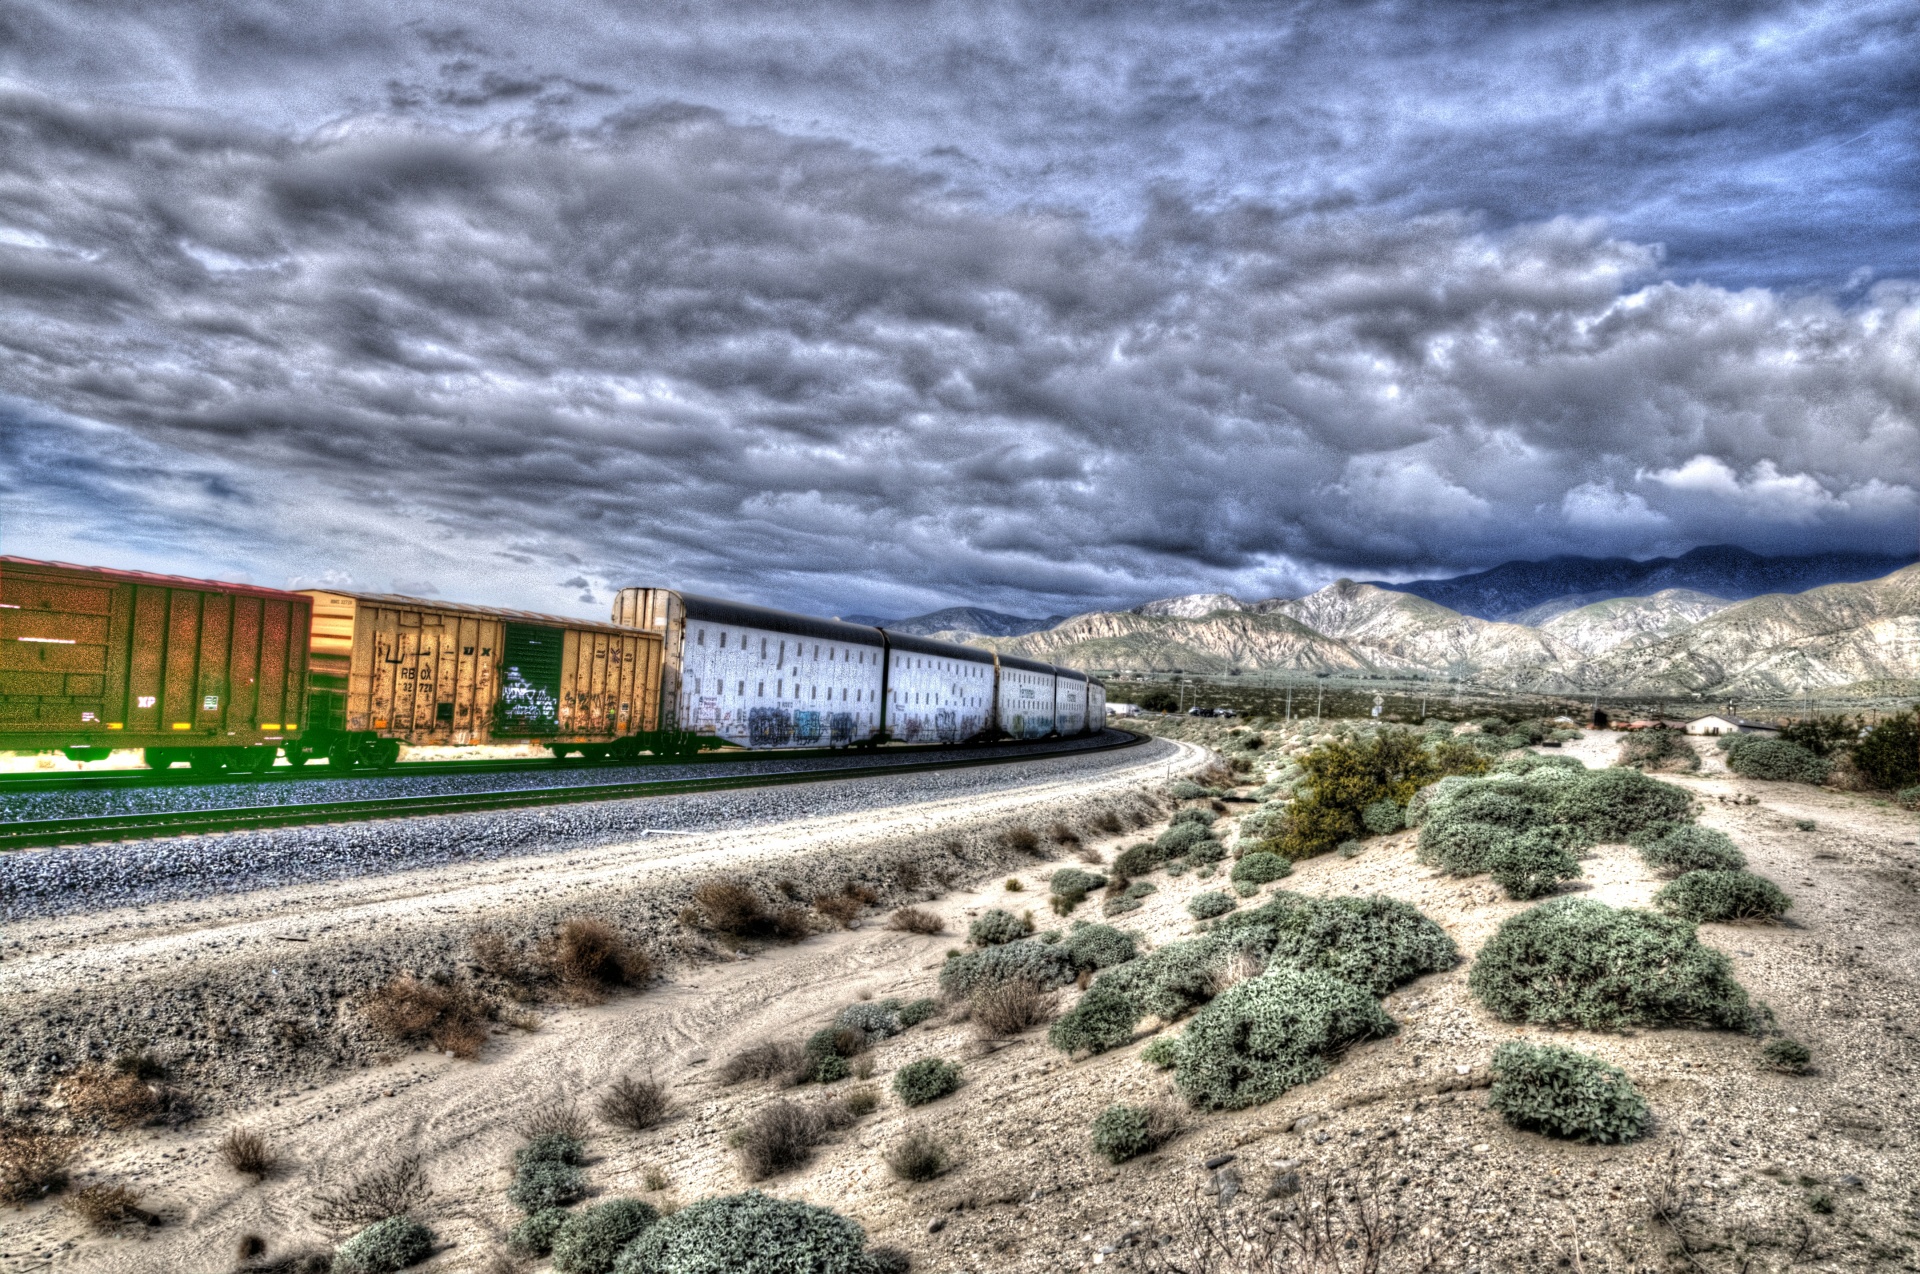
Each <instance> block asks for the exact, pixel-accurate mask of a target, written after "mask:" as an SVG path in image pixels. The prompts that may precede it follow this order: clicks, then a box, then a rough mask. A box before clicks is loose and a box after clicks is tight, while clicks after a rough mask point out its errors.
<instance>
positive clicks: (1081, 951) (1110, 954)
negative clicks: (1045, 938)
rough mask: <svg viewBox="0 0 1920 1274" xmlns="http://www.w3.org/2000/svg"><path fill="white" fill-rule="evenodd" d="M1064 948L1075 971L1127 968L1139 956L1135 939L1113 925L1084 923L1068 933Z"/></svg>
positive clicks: (1075, 926)
mask: <svg viewBox="0 0 1920 1274" xmlns="http://www.w3.org/2000/svg"><path fill="white" fill-rule="evenodd" d="M1061 945H1062V946H1063V947H1065V948H1066V952H1067V954H1068V956H1070V957H1072V959H1073V967H1074V968H1075V969H1078V970H1081V971H1086V970H1089V969H1092V970H1098V969H1107V968H1111V967H1113V966H1114V965H1116V964H1125V963H1126V962H1127V961H1129V960H1131V959H1133V957H1134V956H1135V955H1136V954H1138V950H1137V948H1136V947H1135V945H1134V941H1133V935H1132V934H1128V933H1122V932H1121V931H1120V930H1118V929H1115V928H1114V927H1113V926H1112V925H1096V924H1090V923H1088V922H1087V921H1084V920H1082V921H1080V922H1078V923H1077V924H1075V925H1074V926H1073V928H1072V929H1070V930H1068V931H1067V936H1066V937H1065V939H1063V940H1062V943H1061Z"/></svg>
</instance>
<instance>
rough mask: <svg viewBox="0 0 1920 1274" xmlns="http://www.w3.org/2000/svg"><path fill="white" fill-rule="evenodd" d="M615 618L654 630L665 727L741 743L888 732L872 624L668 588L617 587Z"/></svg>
mask: <svg viewBox="0 0 1920 1274" xmlns="http://www.w3.org/2000/svg"><path fill="white" fill-rule="evenodd" d="M613 620H614V622H615V623H617V624H625V625H631V626H633V627H636V628H644V629H646V630H648V631H651V632H655V633H658V634H660V636H661V639H662V641H663V646H662V671H661V676H660V692H659V694H660V697H659V713H660V717H661V720H662V721H663V722H664V723H666V724H667V725H668V726H671V727H674V728H677V729H681V730H686V731H691V732H693V733H695V734H698V735H700V736H702V737H704V738H708V739H712V740H716V741H718V740H724V741H726V742H729V743H737V744H739V745H740V746H742V747H748V748H780V747H846V746H849V745H852V744H867V743H871V742H873V741H874V740H876V739H878V738H880V737H882V731H883V730H884V729H885V728H886V721H885V713H886V704H885V702H884V700H883V699H882V697H881V692H882V690H883V688H884V686H885V676H886V666H885V663H884V659H885V654H886V639H885V637H884V635H883V634H882V633H881V632H880V630H879V629H877V628H868V627H865V626H864V625H860V624H847V623H842V622H841V621H840V620H837V619H821V618H817V617H815V616H812V615H797V614H793V613H791V612H788V611H781V610H775V609H773V608H771V607H767V606H752V605H748V604H746V603H743V602H730V601H725V600H723V599H721V598H717V597H703V596H701V595H700V594H698V593H683V592H680V591H679V590H677V589H667V588H623V589H621V590H620V592H619V594H618V595H617V596H616V597H615V599H614V608H613Z"/></svg>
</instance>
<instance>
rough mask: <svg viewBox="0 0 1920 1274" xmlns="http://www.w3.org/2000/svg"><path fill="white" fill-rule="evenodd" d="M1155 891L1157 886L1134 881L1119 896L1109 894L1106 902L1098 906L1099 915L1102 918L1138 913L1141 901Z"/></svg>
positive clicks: (1142, 881)
mask: <svg viewBox="0 0 1920 1274" xmlns="http://www.w3.org/2000/svg"><path fill="white" fill-rule="evenodd" d="M1156 889H1157V886H1155V885H1153V884H1151V883H1150V882H1148V881H1144V880H1136V881H1134V882H1133V883H1132V884H1130V885H1128V886H1127V887H1126V889H1125V890H1123V891H1121V892H1120V893H1119V894H1114V893H1112V892H1109V893H1108V895H1107V900H1106V902H1104V903H1102V904H1101V905H1100V914H1101V915H1103V916H1118V915H1124V914H1125V913H1126V912H1129V911H1138V910H1140V907H1141V899H1143V898H1145V897H1146V896H1147V895H1148V894H1150V893H1154V892H1155V891H1156Z"/></svg>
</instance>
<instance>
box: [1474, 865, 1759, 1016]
mask: <svg viewBox="0 0 1920 1274" xmlns="http://www.w3.org/2000/svg"><path fill="white" fill-rule="evenodd" d="M1468 986H1469V987H1470V988H1471V989H1472V991H1473V993H1474V995H1475V996H1477V997H1478V998H1479V1000H1480V1002H1481V1003H1482V1004H1485V1005H1486V1006H1487V1007H1488V1008H1489V1009H1491V1010H1492V1011H1493V1012H1494V1013H1495V1014H1497V1015H1498V1016H1499V1017H1500V1018H1501V1019H1502V1020H1504V1021H1508V1022H1530V1023H1534V1024H1536V1025H1542V1026H1555V1025H1573V1026H1579V1027H1583V1028H1585V1029H1587V1030H1613V1029H1617V1028H1619V1027H1623V1026H1649V1027H1651V1026H1705V1027H1721V1028H1725V1029H1729V1030H1741V1029H1745V1028H1746V1027H1747V1026H1748V1025H1749V1024H1750V1023H1751V1021H1752V1019H1753V1009H1752V1006H1751V1005H1750V1004H1749V1003H1748V1001H1747V993H1746V991H1745V990H1744V989H1743V988H1742V987H1741V986H1740V984H1739V983H1738V982H1736V981H1734V979H1733V970H1732V966H1731V965H1730V964H1729V962H1728V960H1727V957H1726V956H1725V955H1723V954H1721V953H1720V952H1718V951H1716V950H1714V949H1713V948H1711V947H1706V946H1702V945H1701V944H1700V940H1699V938H1698V937H1697V936H1696V935H1695V933H1694V930H1693V926H1692V925H1691V924H1688V923H1687V922H1686V921H1683V920H1679V919H1676V918H1674V917H1672V916H1663V915H1660V914H1658V913H1656V912H1651V911H1639V910H1634V909H1630V908H1616V907H1609V906H1607V905H1606V904H1605V903H1599V902H1592V901H1590V900H1587V899H1583V898H1560V899H1555V900H1554V901H1552V902H1546V903H1542V904H1541V905H1539V906H1538V907H1534V908H1531V909H1529V910H1527V911H1523V912H1521V913H1520V914H1519V915H1517V916H1514V917H1512V918H1510V919H1509V920H1507V921H1506V922H1505V923H1503V924H1502V925H1501V926H1500V928H1499V929H1498V930H1497V931H1496V932H1495V933H1494V935H1493V937H1492V938H1490V939H1489V940H1488V941H1487V944H1486V945H1485V946H1484V947H1482V948H1481V950H1480V955H1479V958H1478V959H1476V960H1475V961H1474V962H1473V971H1472V973H1471V974H1470V975H1469V977H1468Z"/></svg>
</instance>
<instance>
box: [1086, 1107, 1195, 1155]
mask: <svg viewBox="0 0 1920 1274" xmlns="http://www.w3.org/2000/svg"><path fill="white" fill-rule="evenodd" d="M1179 1131H1180V1121H1179V1119H1178V1117H1177V1116H1175V1114H1174V1112H1173V1108H1172V1107H1170V1106H1168V1105H1166V1104H1165V1103H1162V1102H1153V1103H1151V1104H1149V1105H1146V1106H1120V1105H1114V1106H1109V1107H1107V1108H1106V1109H1105V1110H1103V1111H1101V1112H1100V1114H1099V1115H1098V1116H1097V1117H1096V1118H1095V1119H1094V1121H1093V1148H1094V1149H1095V1150H1096V1151H1098V1152H1099V1153H1100V1154H1102V1155H1104V1156H1105V1157H1106V1159H1107V1162H1109V1163H1125V1162H1126V1161H1127V1160H1129V1159H1137V1158H1139V1157H1140V1156H1141V1155H1144V1154H1148V1153H1150V1152H1151V1151H1155V1150H1158V1149H1159V1148H1160V1147H1161V1146H1164V1145H1165V1144H1167V1142H1169V1141H1171V1140H1173V1137H1174V1135H1175V1134H1176V1133H1178V1132H1179Z"/></svg>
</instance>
